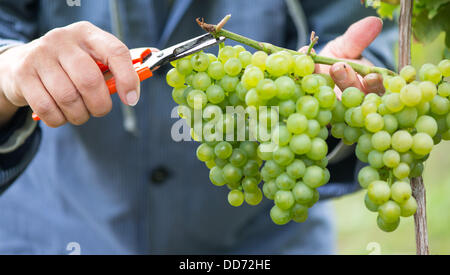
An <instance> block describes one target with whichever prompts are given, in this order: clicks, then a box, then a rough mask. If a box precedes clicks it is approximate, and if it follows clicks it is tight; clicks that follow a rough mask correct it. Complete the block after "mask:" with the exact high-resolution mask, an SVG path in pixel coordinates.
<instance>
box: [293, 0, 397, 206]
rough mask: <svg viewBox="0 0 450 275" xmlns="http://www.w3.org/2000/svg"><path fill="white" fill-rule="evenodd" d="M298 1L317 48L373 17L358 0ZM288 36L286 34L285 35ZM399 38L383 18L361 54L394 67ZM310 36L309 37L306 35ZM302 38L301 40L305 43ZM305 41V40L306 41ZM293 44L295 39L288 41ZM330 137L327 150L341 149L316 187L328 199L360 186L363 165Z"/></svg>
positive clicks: (380, 64) (380, 63)
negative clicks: (327, 180) (326, 178)
mask: <svg viewBox="0 0 450 275" xmlns="http://www.w3.org/2000/svg"><path fill="white" fill-rule="evenodd" d="M298 3H300V4H301V12H303V17H304V18H305V20H306V22H305V23H306V25H307V27H305V28H306V31H307V32H308V33H309V32H311V31H315V32H316V33H317V35H318V36H319V37H320V39H319V44H318V46H317V47H316V50H317V51H318V52H320V50H321V49H322V48H323V47H324V46H325V45H326V44H327V43H328V42H329V41H331V40H333V39H335V38H336V37H338V36H340V35H342V34H343V33H344V32H345V31H346V30H347V28H348V27H349V26H350V25H351V24H353V23H354V22H356V21H358V20H360V19H362V18H364V17H367V16H376V12H375V11H374V10H373V9H370V8H366V7H365V6H364V5H362V4H360V3H359V1H347V0H338V1H328V0H315V1H298ZM290 33H291V37H295V34H296V32H295V30H290ZM288 37H289V36H288ZM397 37H398V32H397V27H396V24H395V23H394V22H392V21H385V22H384V25H383V32H382V33H381V34H380V35H379V37H378V38H377V39H376V40H375V41H374V42H373V43H372V44H371V45H370V46H369V47H368V48H367V49H366V50H365V51H364V53H363V54H362V55H363V56H364V57H365V58H367V59H368V60H370V61H371V62H372V63H373V64H375V65H376V66H380V67H386V68H389V69H393V68H394V62H393V61H394V45H395V41H396V39H397ZM308 39H309V37H308ZM304 40H305V37H303V43H304V44H305V41H304ZM306 43H307V42H306ZM288 44H289V45H290V46H291V47H292V45H294V44H295V42H294V41H288ZM338 144H339V141H338V140H336V139H334V138H333V137H330V138H329V140H328V145H329V148H330V151H333V150H335V149H336V147H338V146H343V147H342V149H343V150H342V152H340V153H339V154H340V155H341V156H337V158H336V159H335V160H333V161H330V163H329V166H328V169H329V170H330V174H331V179H330V183H329V184H327V185H325V186H322V187H320V188H319V192H320V195H321V199H328V198H333V197H338V196H343V195H346V194H349V193H352V192H354V191H357V190H359V189H360V187H359V184H358V181H357V175H358V172H359V170H360V169H361V168H362V167H364V166H365V164H363V163H362V162H361V161H359V160H358V159H357V158H356V156H355V154H354V146H353V147H348V146H345V145H343V144H341V145H338Z"/></svg>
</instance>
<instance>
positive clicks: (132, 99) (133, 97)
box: [127, 91, 139, 106]
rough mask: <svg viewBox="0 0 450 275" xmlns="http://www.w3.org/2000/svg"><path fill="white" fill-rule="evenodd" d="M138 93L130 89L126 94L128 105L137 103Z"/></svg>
mask: <svg viewBox="0 0 450 275" xmlns="http://www.w3.org/2000/svg"><path fill="white" fill-rule="evenodd" d="M138 100H139V98H138V93H137V92H136V91H131V92H129V93H128V94H127V103H128V105H130V106H136V104H137V103H138Z"/></svg>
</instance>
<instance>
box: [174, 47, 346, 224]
mask: <svg viewBox="0 0 450 275" xmlns="http://www.w3.org/2000/svg"><path fill="white" fill-rule="evenodd" d="M172 65H173V66H174V67H175V68H173V69H172V70H170V71H169V72H168V74H167V82H168V84H169V85H170V86H172V87H174V90H173V93H172V96H173V99H174V101H175V102H176V103H177V104H179V105H180V106H179V114H180V116H181V117H182V118H184V119H186V121H187V123H188V125H189V126H190V127H191V128H193V130H192V136H193V137H194V139H195V140H197V141H200V142H201V145H200V146H199V147H198V150H197V157H198V159H199V160H201V161H203V162H205V163H206V165H207V167H208V168H209V169H210V179H211V181H212V183H213V184H215V185H217V186H224V185H226V186H227V187H228V188H229V189H230V192H229V195H228V202H229V203H230V204H231V205H232V206H235V207H238V206H241V205H242V204H243V203H244V201H245V202H246V203H247V204H249V205H257V204H259V203H260V202H261V201H262V199H263V194H264V195H265V196H266V197H267V198H268V199H270V200H274V204H275V205H274V207H273V208H272V210H271V211H270V216H271V218H272V220H273V221H274V223H276V224H279V225H282V224H286V223H288V222H289V221H291V220H294V221H296V222H303V221H305V220H306V218H307V216H308V209H309V208H310V207H312V206H313V205H314V204H315V203H316V202H317V201H318V200H319V192H318V191H317V188H318V187H320V186H322V185H324V184H326V183H327V182H328V181H329V179H330V173H329V171H328V170H327V169H326V167H327V164H328V160H327V153H328V146H327V144H326V141H325V140H326V139H327V138H328V135H329V132H328V128H327V126H328V125H329V124H330V122H331V120H332V110H333V109H334V107H335V105H336V102H337V100H336V96H335V93H334V91H333V89H334V83H333V81H332V80H331V78H330V77H329V76H326V75H318V74H313V72H314V69H315V64H314V62H313V60H312V58H311V57H310V56H307V55H304V54H299V55H296V56H293V55H291V54H290V53H288V52H285V51H281V52H277V53H273V54H271V55H268V54H266V53H265V52H262V51H258V52H256V53H254V54H251V53H250V52H249V51H246V50H245V48H243V47H242V46H234V47H231V46H224V47H222V48H221V49H220V51H219V54H218V56H217V57H216V56H214V55H212V54H205V53H202V52H201V53H198V54H195V55H193V56H190V57H187V58H184V59H181V60H178V61H177V62H176V63H174V64H172ZM229 106H233V107H242V108H244V109H245V110H247V111H248V110H249V109H252V110H255V111H256V116H257V119H258V124H256V125H253V124H252V123H251V122H250V119H249V118H248V117H246V119H245V123H244V124H243V125H237V124H238V122H237V116H236V115H234V114H229V113H227V112H226V110H227V107H229ZM260 107H266V108H265V109H261V108H260ZM199 110H201V111H202V113H203V115H202V116H201V117H200V119H198V117H197V119H196V118H195V115H193V113H195V111H199ZM273 122H276V123H273ZM211 126H214V127H211ZM211 128H214V129H215V131H211ZM242 128H244V134H245V135H244V136H245V138H244V139H238V138H237V137H238V135H237V133H236V132H239V130H240V129H242ZM195 129H202V131H197V130H195ZM217 129H219V130H220V131H217ZM252 130H253V131H252ZM263 130H265V131H266V132H267V135H268V136H269V139H267V137H265V136H264V135H263V134H262V132H263ZM252 133H253V134H252ZM229 137H232V138H231V139H229ZM229 140H232V141H229ZM262 181H264V184H263V186H262V190H261V187H260V185H261V182H262Z"/></svg>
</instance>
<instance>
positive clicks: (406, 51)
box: [398, 0, 430, 255]
mask: <svg viewBox="0 0 450 275" xmlns="http://www.w3.org/2000/svg"><path fill="white" fill-rule="evenodd" d="M412 2H413V1H412V0H401V2H400V5H401V10H400V18H399V60H398V63H399V64H398V68H399V70H401V69H402V68H403V67H405V66H406V65H409V64H410V63H411V16H412V11H413V3H412ZM411 188H412V191H413V196H414V198H415V199H416V201H417V212H416V214H414V226H415V233H416V253H417V255H428V254H429V253H430V252H429V249H428V230H427V213H426V193H425V185H424V184H423V179H422V177H417V178H413V179H412V180H411Z"/></svg>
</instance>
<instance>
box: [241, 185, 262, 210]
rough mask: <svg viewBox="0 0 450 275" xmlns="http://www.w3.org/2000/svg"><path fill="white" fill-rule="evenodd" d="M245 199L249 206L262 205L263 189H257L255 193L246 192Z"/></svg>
mask: <svg viewBox="0 0 450 275" xmlns="http://www.w3.org/2000/svg"><path fill="white" fill-rule="evenodd" d="M244 199H245V202H246V203H247V204H248V205H251V206H256V205H258V204H260V203H261V201H262V199H263V193H262V191H261V189H259V188H257V189H256V191H255V192H245V193H244Z"/></svg>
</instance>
